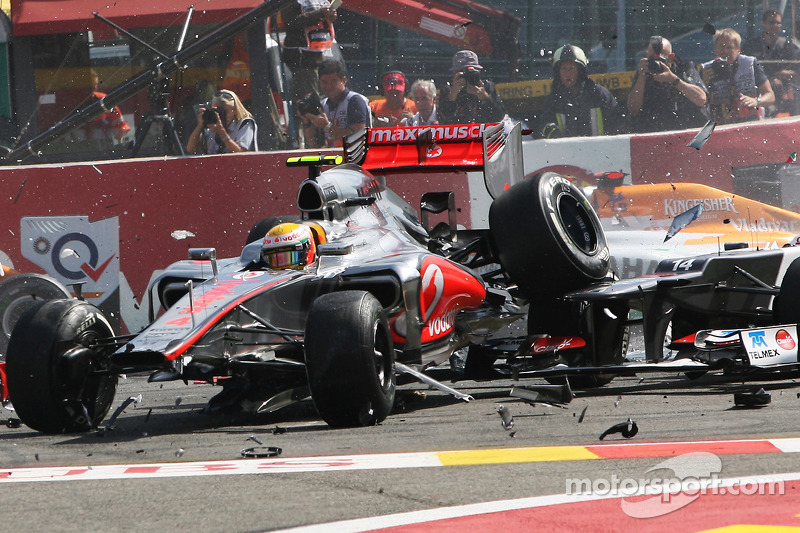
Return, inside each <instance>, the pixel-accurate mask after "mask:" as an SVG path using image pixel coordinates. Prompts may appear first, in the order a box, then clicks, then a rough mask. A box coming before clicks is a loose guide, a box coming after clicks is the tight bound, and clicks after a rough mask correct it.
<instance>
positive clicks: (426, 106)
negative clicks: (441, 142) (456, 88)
mask: <svg viewBox="0 0 800 533" xmlns="http://www.w3.org/2000/svg"><path fill="white" fill-rule="evenodd" d="M411 95H412V96H413V97H414V102H416V104H417V109H418V110H419V112H418V113H417V114H416V115H414V116H412V117H411V118H408V119H404V120H403V125H404V126H433V125H435V124H438V123H439V120H438V117H437V115H436V101H437V98H438V97H437V96H436V84H434V83H433V80H417V81H415V82H414V84H413V85H412V86H411Z"/></svg>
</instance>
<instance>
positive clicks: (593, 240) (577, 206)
mask: <svg viewBox="0 0 800 533" xmlns="http://www.w3.org/2000/svg"><path fill="white" fill-rule="evenodd" d="M558 213H559V216H560V217H561V221H562V223H563V225H564V228H565V230H566V232H567V237H569V239H570V241H572V242H573V244H575V246H577V247H578V249H580V250H581V251H582V252H584V253H585V254H587V255H592V254H594V253H595V252H596V251H597V243H598V240H599V239H598V237H597V229H596V228H595V226H594V224H593V222H592V217H591V216H590V214H589V212H588V211H587V210H586V207H585V206H584V205H583V204H582V203H581V202H579V201H578V200H577V199H575V198H573V197H572V196H569V195H566V194H562V195H561V197H560V198H559V199H558Z"/></svg>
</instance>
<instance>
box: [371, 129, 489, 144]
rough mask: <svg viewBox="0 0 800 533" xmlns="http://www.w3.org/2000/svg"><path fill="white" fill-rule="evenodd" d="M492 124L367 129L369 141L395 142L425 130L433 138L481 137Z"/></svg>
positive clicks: (414, 137)
mask: <svg viewBox="0 0 800 533" xmlns="http://www.w3.org/2000/svg"><path fill="white" fill-rule="evenodd" d="M487 125H488V126H491V125H492V124H465V125H463V126H421V127H416V128H373V129H371V130H369V142H370V144H375V143H397V142H402V141H416V140H417V135H419V133H420V132H422V131H425V130H432V131H433V138H434V139H440V140H441V139H446V140H464V139H481V138H482V137H483V130H485V129H486V126H487Z"/></svg>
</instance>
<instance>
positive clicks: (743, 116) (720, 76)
mask: <svg viewBox="0 0 800 533" xmlns="http://www.w3.org/2000/svg"><path fill="white" fill-rule="evenodd" d="M741 44H742V38H741V36H740V35H739V34H738V33H737V32H736V31H735V30H732V29H730V28H726V29H724V30H718V31H717V32H716V33H715V34H714V53H715V54H716V55H717V57H716V59H714V60H713V61H708V62H706V63H703V70H702V71H701V76H702V78H703V81H704V82H705V84H706V86H707V87H708V94H709V104H710V109H711V115H712V117H713V118H714V120H715V121H716V122H717V123H719V124H729V123H733V122H744V121H747V120H758V119H762V118H764V107H766V106H770V105H772V104H773V103H775V93H773V92H772V86H771V85H770V83H769V79H767V75H766V73H765V72H764V68H763V67H762V66H761V64H760V63H759V62H758V59H756V58H755V57H752V56H747V55H744V54H741V53H740V50H739V48H740V46H741Z"/></svg>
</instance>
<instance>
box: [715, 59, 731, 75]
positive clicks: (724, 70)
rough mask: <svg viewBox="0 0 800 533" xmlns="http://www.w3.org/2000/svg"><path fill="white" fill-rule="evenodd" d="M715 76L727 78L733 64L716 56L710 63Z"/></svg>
mask: <svg viewBox="0 0 800 533" xmlns="http://www.w3.org/2000/svg"><path fill="white" fill-rule="evenodd" d="M711 70H712V71H713V72H714V77H716V78H727V77H730V76H731V75H732V74H733V66H732V65H731V64H730V63H728V62H727V61H726V60H724V59H720V58H717V59H715V60H714V61H713V62H712V63H711Z"/></svg>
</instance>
